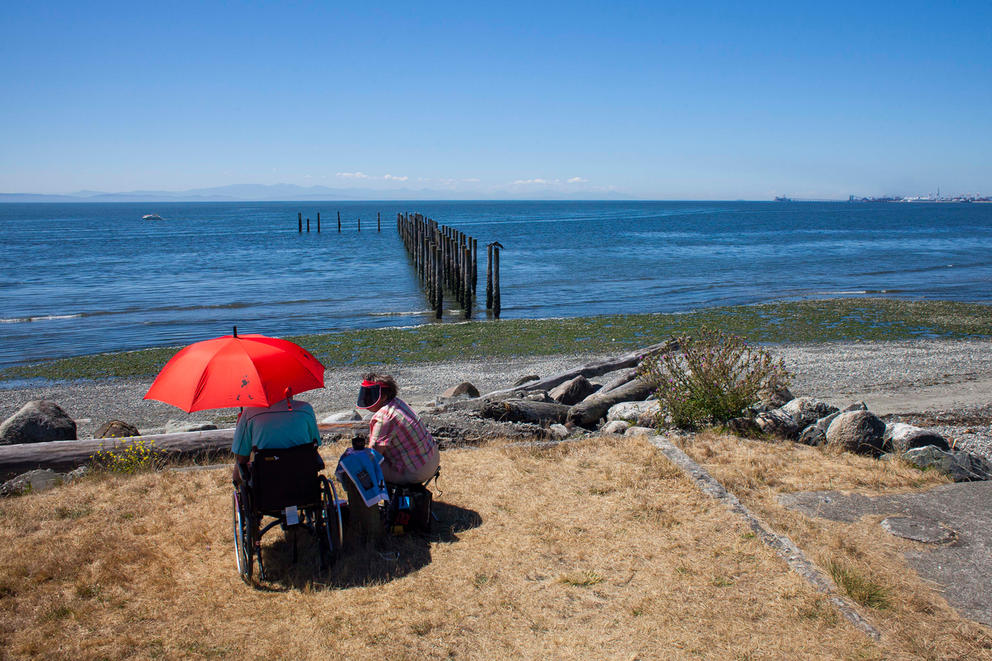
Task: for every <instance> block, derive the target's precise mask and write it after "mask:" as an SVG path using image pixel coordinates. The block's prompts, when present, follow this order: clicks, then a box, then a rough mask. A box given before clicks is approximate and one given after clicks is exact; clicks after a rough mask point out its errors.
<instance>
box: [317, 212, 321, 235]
mask: <svg viewBox="0 0 992 661" xmlns="http://www.w3.org/2000/svg"><path fill="white" fill-rule="evenodd" d="M317 233H318V234H320V212H319V211H318V212H317Z"/></svg>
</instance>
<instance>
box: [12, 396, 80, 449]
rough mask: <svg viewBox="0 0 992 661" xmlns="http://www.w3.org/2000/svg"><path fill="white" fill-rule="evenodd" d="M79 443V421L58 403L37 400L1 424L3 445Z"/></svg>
mask: <svg viewBox="0 0 992 661" xmlns="http://www.w3.org/2000/svg"><path fill="white" fill-rule="evenodd" d="M74 440H76V422H75V421H74V420H73V419H72V418H70V417H69V416H68V415H67V414H66V412H65V411H63V410H62V409H61V408H60V407H59V405H58V404H56V403H55V402H52V401H49V400H46V399H35V400H32V401H30V402H28V403H27V404H25V405H24V406H22V407H21V409H20V410H19V411H18V412H17V413H15V414H14V415H12V416H10V417H9V418H7V419H6V420H4V422H3V424H0V445H14V444H18V443H44V442H47V441H74Z"/></svg>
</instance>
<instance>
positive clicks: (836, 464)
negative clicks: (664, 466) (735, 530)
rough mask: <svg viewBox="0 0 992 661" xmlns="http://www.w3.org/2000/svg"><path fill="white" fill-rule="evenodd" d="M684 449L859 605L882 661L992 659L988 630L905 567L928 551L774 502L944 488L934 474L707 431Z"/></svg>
mask: <svg viewBox="0 0 992 661" xmlns="http://www.w3.org/2000/svg"><path fill="white" fill-rule="evenodd" d="M680 445H681V446H682V448H683V450H685V451H686V452H687V453H688V454H689V455H690V456H692V457H693V458H694V459H695V460H696V461H697V462H699V463H700V464H701V465H703V466H704V467H705V468H706V469H707V470H708V471H709V472H710V473H711V474H712V475H713V477H715V478H716V479H718V480H720V482H721V483H723V484H724V486H726V487H727V488H728V489H729V490H730V491H732V492H733V493H734V494H735V495H736V496H737V497H738V498H740V499H741V500H742V501H743V502H744V503H745V504H746V505H747V506H748V507H750V508H751V509H752V510H754V511H755V512H756V513H758V514H759V516H761V517H762V518H764V519H765V521H767V522H768V523H769V524H770V525H771V526H772V527H773V528H775V529H776V530H777V531H779V532H782V533H785V534H787V535H789V536H790V537H791V538H792V539H793V541H795V542H796V544H798V545H799V547H800V548H802V549H804V550H805V551H806V553H807V554H808V555H809V556H810V558H811V559H813V560H814V561H815V562H817V564H818V565H819V566H820V567H821V568H822V569H823V570H824V572H825V573H827V574H828V575H830V576H831V577H832V578H833V580H834V582H835V583H837V585H838V586H839V587H840V589H841V591H845V592H847V594H848V596H850V597H851V598H852V599H853V600H854V601H856V602H858V603H860V604H861V605H862V606H863V607H864V612H865V613H866V614H867V615H868V617H869V618H870V619H871V621H872V623H873V624H875V625H876V626H877V627H878V628H879V629H880V630H881V631H882V634H883V636H884V641H883V644H882V649H885V650H886V653H885V654H884V657H885V658H913V659H917V658H919V659H958V658H960V659H979V658H981V659H992V632H990V631H989V630H988V629H987V628H984V627H982V626H980V625H978V624H975V623H973V622H971V621H969V620H966V619H964V618H962V617H961V616H960V615H958V614H957V612H956V611H954V610H953V609H952V608H951V607H950V606H949V605H948V604H947V602H946V601H945V600H944V599H943V597H941V596H940V594H939V593H938V591H937V590H936V589H935V586H933V585H932V584H930V583H928V582H926V581H924V580H922V579H921V578H919V576H917V574H916V573H915V572H914V571H913V570H912V569H911V568H910V567H909V566H908V565H907V564H906V562H905V561H904V559H903V555H902V554H903V552H904V551H906V550H907V549H911V548H922V547H924V546H925V545H922V544H916V543H914V542H910V541H907V540H903V539H900V538H898V537H895V536H892V535H887V534H882V533H881V528H880V527H879V526H878V523H879V521H880V520H881V519H882V518H884V517H883V516H865V517H862V519H861V520H860V521H857V522H855V523H842V522H836V521H830V520H827V519H820V518H815V519H812V518H808V517H806V516H804V515H802V514H799V513H797V512H794V511H791V510H788V509H786V508H784V507H782V506H781V505H780V504H779V503H778V500H777V496H778V494H780V493H785V492H793V491H820V490H839V491H858V492H859V493H866V494H869V495H871V494H880V493H903V492H909V491H915V490H919V489H923V488H926V487H932V486H934V485H936V484H941V483H945V482H947V479H946V478H945V477H943V476H942V475H941V474H940V473H937V472H935V471H926V472H921V471H919V470H917V469H915V468H913V467H911V466H909V465H907V464H905V463H902V462H898V461H892V462H888V461H878V460H875V459H871V458H867V457H860V456H857V455H853V454H849V453H842V452H838V451H836V450H833V449H829V448H811V447H807V446H803V445H797V444H794V443H765V442H761V441H751V440H742V439H739V438H736V437H732V436H726V435H720V434H716V433H711V432H706V433H703V434H699V435H696V436H694V437H689V438H688V439H686V440H683V441H682V442H681V443H680Z"/></svg>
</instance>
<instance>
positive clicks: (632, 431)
mask: <svg viewBox="0 0 992 661" xmlns="http://www.w3.org/2000/svg"><path fill="white" fill-rule="evenodd" d="M655 433H656V432H655V430H654V429H651V428H650V427H638V426H636V425H635V426H633V427H628V428H627V431H625V432H624V433H623V435H624V436H654V435H655Z"/></svg>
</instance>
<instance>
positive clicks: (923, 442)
mask: <svg viewBox="0 0 992 661" xmlns="http://www.w3.org/2000/svg"><path fill="white" fill-rule="evenodd" d="M882 439H883V440H884V441H885V447H886V449H888V450H889V451H891V452H895V453H896V454H903V453H904V452H906V451H907V450H912V449H913V448H922V447H926V446H928V445H933V446H934V447H937V448H940V449H941V450H950V449H951V447H950V446H949V445H948V444H947V440H946V439H944V437H943V436H941V435H940V434H938V433H937V432H935V431H933V430H930V429H922V428H921V427H917V426H915V425H907V424H906V423H903V422H890V423H889V424H887V425H885V432H884V433H883V434H882Z"/></svg>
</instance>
